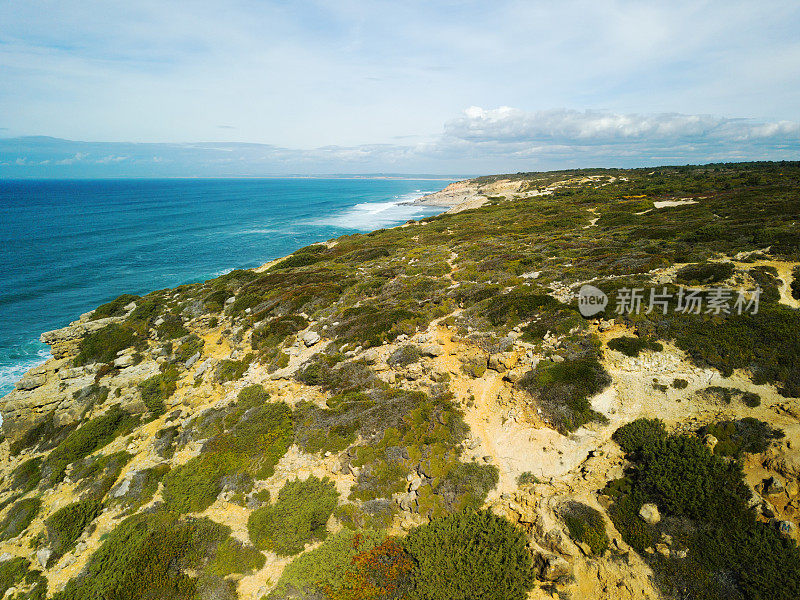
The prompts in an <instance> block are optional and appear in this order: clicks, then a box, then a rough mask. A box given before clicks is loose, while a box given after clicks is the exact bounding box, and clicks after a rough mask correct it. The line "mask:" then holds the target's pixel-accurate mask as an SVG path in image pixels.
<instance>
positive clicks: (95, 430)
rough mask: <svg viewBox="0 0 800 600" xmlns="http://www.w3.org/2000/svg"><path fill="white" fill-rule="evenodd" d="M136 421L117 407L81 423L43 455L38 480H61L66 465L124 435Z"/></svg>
mask: <svg viewBox="0 0 800 600" xmlns="http://www.w3.org/2000/svg"><path fill="white" fill-rule="evenodd" d="M138 422H139V420H138V419H137V418H136V417H134V416H133V415H131V414H130V413H127V412H125V411H123V410H122V409H120V408H119V406H113V407H111V408H110V409H109V410H108V411H107V412H106V413H105V414H103V415H101V416H99V417H96V418H94V419H92V420H91V421H89V422H87V423H84V424H83V425H81V426H80V427H79V428H78V429H76V430H75V431H73V432H71V433H70V434H69V435H68V436H67V437H66V438H65V439H64V441H62V442H61V443H60V444H59V445H58V446H56V448H55V449H54V450H53V451H52V452H51V453H50V454H49V455H48V456H47V459H46V460H45V462H44V464H43V465H42V476H43V477H42V478H43V479H44V480H45V481H46V482H47V484H48V485H51V486H52V485H55V484H56V483H58V482H59V481H61V480H62V479H63V478H64V470H65V469H66V467H67V465H69V464H70V463H73V462H75V461H76V460H80V459H82V458H85V457H86V456H88V455H89V454H91V453H92V452H95V451H96V450H99V449H100V448H102V447H104V446H105V445H107V444H109V443H110V442H112V441H113V440H114V439H116V438H117V437H118V436H120V435H125V434H126V433H128V432H129V431H130V430H131V429H132V428H133V427H134V426H135V425H136V424H137V423H138Z"/></svg>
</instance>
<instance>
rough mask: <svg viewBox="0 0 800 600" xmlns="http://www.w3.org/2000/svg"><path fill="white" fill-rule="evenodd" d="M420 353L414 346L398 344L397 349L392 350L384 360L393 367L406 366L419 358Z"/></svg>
mask: <svg viewBox="0 0 800 600" xmlns="http://www.w3.org/2000/svg"><path fill="white" fill-rule="evenodd" d="M419 358H420V353H419V349H418V348H417V347H416V346H411V345H406V346H400V347H399V348H398V349H397V350H395V351H394V352H392V354H391V355H390V356H389V358H387V359H386V362H387V363H388V364H389V365H391V366H393V367H407V366H408V365H410V364H412V363H415V362H417V361H418V360H419Z"/></svg>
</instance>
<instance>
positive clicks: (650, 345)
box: [608, 336, 664, 356]
mask: <svg viewBox="0 0 800 600" xmlns="http://www.w3.org/2000/svg"><path fill="white" fill-rule="evenodd" d="M608 347H609V348H611V349H612V350H616V351H618V352H622V353H623V354H625V355H626V356H639V353H640V352H641V351H642V350H651V351H653V352H661V351H662V350H663V349H664V346H662V345H661V344H659V343H658V342H653V341H651V340H648V339H644V338H638V337H632V336H622V337H618V338H614V339H612V340H609V341H608Z"/></svg>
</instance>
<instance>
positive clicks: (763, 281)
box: [749, 266, 782, 302]
mask: <svg viewBox="0 0 800 600" xmlns="http://www.w3.org/2000/svg"><path fill="white" fill-rule="evenodd" d="M749 274H750V277H752V278H753V281H755V282H756V285H758V286H759V287H760V288H761V301H762V302H777V301H778V300H780V297H781V292H780V286H781V283H782V282H781V280H780V278H779V277H778V270H777V269H776V268H775V267H768V266H760V267H753V268H752V269H750V271H749Z"/></svg>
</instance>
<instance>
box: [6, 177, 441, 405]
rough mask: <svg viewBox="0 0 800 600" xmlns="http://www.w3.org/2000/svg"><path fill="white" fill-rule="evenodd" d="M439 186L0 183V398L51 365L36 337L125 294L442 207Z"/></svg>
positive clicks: (370, 182) (369, 182) (372, 182)
mask: <svg viewBox="0 0 800 600" xmlns="http://www.w3.org/2000/svg"><path fill="white" fill-rule="evenodd" d="M447 183H448V181H430V180H400V179H305V178H303V179H211V180H205V179H203V180H195V179H192V180H185V179H169V180H81V181H53V180H41V181H0V277H2V287H0V324H1V325H0V395H2V394H5V393H7V392H8V391H10V390H11V389H13V387H14V382H16V381H17V380H18V379H19V378H20V377H21V376H22V375H23V374H24V373H25V371H27V370H28V369H30V368H31V367H33V366H35V365H37V364H39V363H41V362H43V361H44V360H45V359H46V358H48V357H49V352H48V347H47V346H45V345H44V344H42V343H41V342H39V334H40V333H41V332H43V331H48V330H51V329H56V328H59V327H63V326H65V325H68V324H69V323H70V321H74V320H75V319H77V318H78V317H79V316H80V315H81V314H82V313H84V312H86V311H88V310H91V309H93V308H95V307H96V306H98V305H99V304H102V303H104V302H107V301H109V300H112V299H113V298H116V297H117V296H118V295H120V294H122V293H133V294H145V293H147V292H150V291H152V290H157V289H163V288H167V287H174V286H176V285H180V284H182V283H192V282H196V281H204V280H206V279H210V278H213V277H216V276H218V275H222V274H223V273H226V272H228V271H230V270H231V269H235V268H249V267H256V266H259V265H261V264H263V263H265V262H267V261H269V260H272V259H274V258H277V257H280V256H285V255H287V254H290V253H291V252H293V251H294V250H296V249H298V248H300V247H302V246H305V245H307V244H311V243H314V242H319V241H324V240H327V239H330V238H332V237H337V236H339V235H343V234H347V233H355V232H360V231H371V230H373V229H378V228H381V227H391V226H393V225H398V224H401V223H404V222H405V221H407V220H408V219H418V218H420V217H423V216H429V215H433V214H437V213H438V212H441V210H443V209H441V208H435V207H422V206H408V205H401V204H399V203H400V202H402V201H403V200H408V199H413V198H416V197H419V196H421V195H423V194H425V193H428V192H431V191H435V190H437V189H441V188H442V187H444V186H445V185H447Z"/></svg>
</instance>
